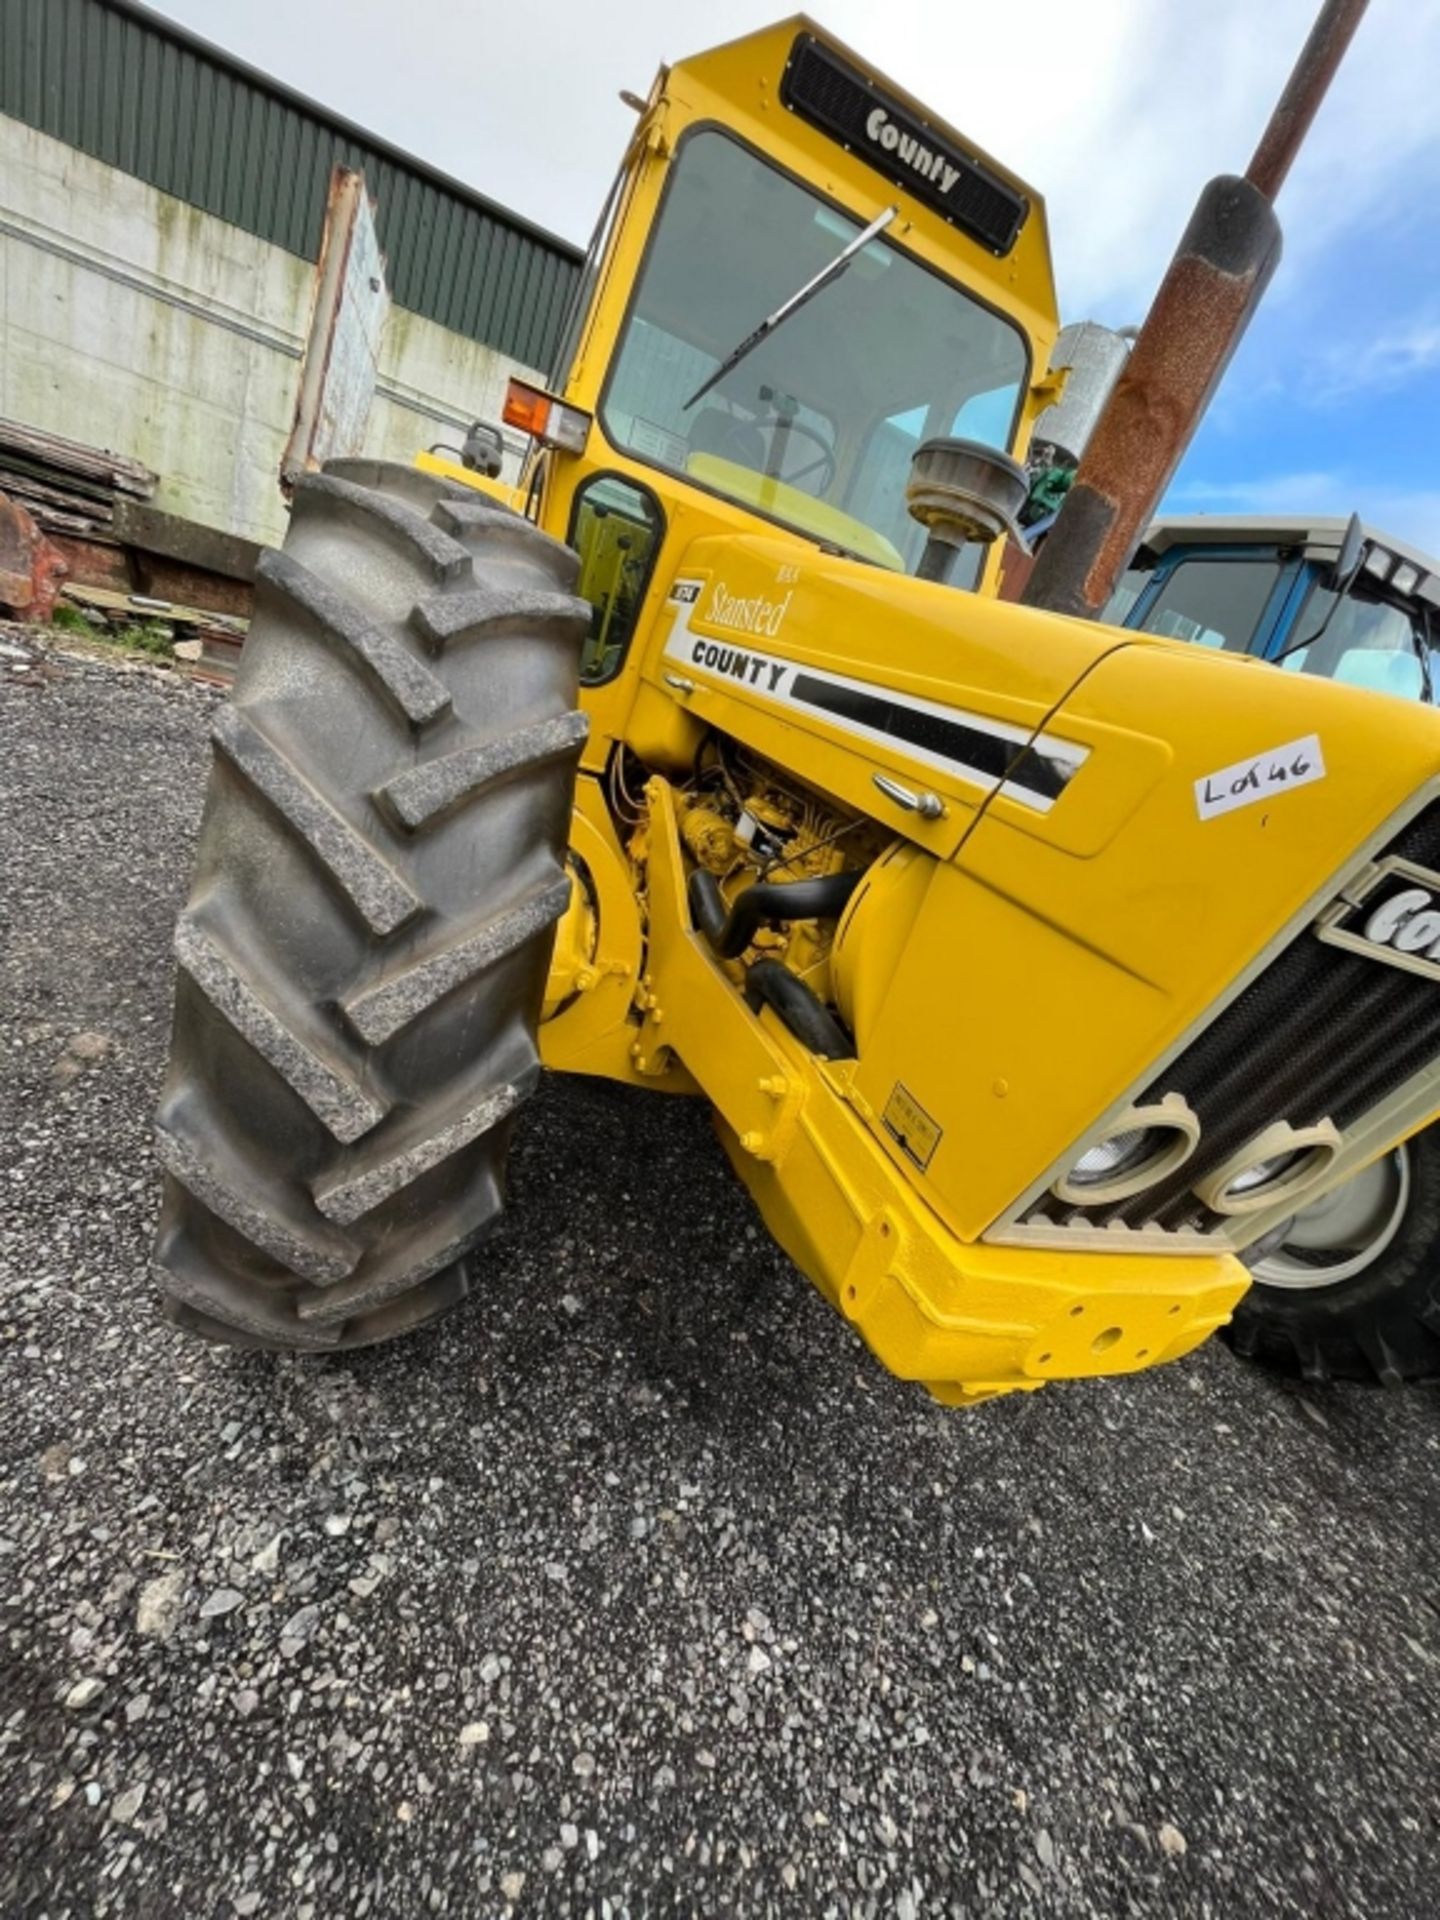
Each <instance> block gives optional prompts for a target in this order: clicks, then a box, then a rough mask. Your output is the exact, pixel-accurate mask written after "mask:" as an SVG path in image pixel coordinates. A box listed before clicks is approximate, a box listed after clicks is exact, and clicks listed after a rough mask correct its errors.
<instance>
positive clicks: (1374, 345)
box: [1314, 311, 1440, 402]
mask: <svg viewBox="0 0 1440 1920" xmlns="http://www.w3.org/2000/svg"><path fill="white" fill-rule="evenodd" d="M1437 368H1440V315H1437V314H1435V313H1434V312H1433V311H1432V312H1431V313H1428V314H1425V315H1420V316H1416V317H1415V318H1414V319H1411V320H1402V321H1400V322H1399V323H1397V324H1396V325H1394V326H1391V327H1389V328H1387V329H1386V331H1385V332H1384V333H1381V334H1377V335H1375V336H1374V337H1373V338H1371V339H1369V340H1365V341H1361V342H1358V343H1356V342H1346V343H1345V344H1344V345H1332V346H1330V347H1328V348H1326V349H1325V350H1323V351H1322V352H1321V353H1320V354H1319V355H1318V356H1317V383H1316V386H1315V389H1314V397H1315V398H1316V399H1317V400H1319V401H1321V402H1328V401H1334V400H1340V399H1345V398H1347V397H1348V396H1349V395H1351V394H1355V393H1365V392H1372V393H1389V392H1393V391H1394V389H1395V388H1396V387H1403V386H1405V385H1406V384H1407V383H1408V382H1410V381H1411V380H1413V379H1415V378H1416V376H1417V375H1419V374H1424V373H1428V372H1430V371H1432V370H1433V369H1437Z"/></svg>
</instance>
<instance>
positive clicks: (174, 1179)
mask: <svg viewBox="0 0 1440 1920" xmlns="http://www.w3.org/2000/svg"><path fill="white" fill-rule="evenodd" d="M577 565H578V562H577V561H576V558H575V556H574V555H573V554H572V553H570V552H569V551H568V550H567V549H566V548H564V547H562V546H560V545H559V544H558V543H557V542H556V541H554V540H551V539H549V538H547V536H546V535H545V534H543V533H542V532H541V531H540V530H539V528H537V527H534V526H532V525H531V524H530V523H529V521H527V520H523V519H521V518H519V517H518V516H516V515H514V514H511V513H508V512H505V511H502V510H501V509H499V508H497V507H496V506H495V505H494V504H493V503H492V502H489V501H486V500H483V499H481V498H480V497H479V496H477V495H476V494H474V493H472V492H467V491H466V490H464V489H460V488H454V487H448V486H446V485H443V484H441V483H439V482H437V481H435V480H432V479H431V478H430V477H429V476H428V475H426V474H423V473H419V472H416V471H414V470H412V469H410V468H406V467H394V466H388V465H385V464H382V463H377V462H374V461H339V462H335V463H333V464H332V465H331V466H330V467H328V468H327V469H326V471H325V473H324V474H315V475H310V476H308V477H307V478H305V479H303V480H301V482H300V483H299V485H298V487H297V488H296V493H295V506H294V513H293V515H292V518H291V524H290V531H289V533H288V535H287V536H286V540H285V546H284V549H283V551H282V552H279V553H270V554H267V555H266V556H265V558H264V560H263V561H262V563H261V567H260V573H259V579H258V585H257V589H256V598H255V617H254V620H253V622H252V624H251V628H250V635H249V638H248V640H247V641H246V645H245V655H244V660H243V662H242V664H241V668H240V675H239V678H238V680H237V682H236V686H235V695H234V698H233V700H232V701H231V703H230V704H229V705H228V706H226V707H224V708H222V709H221V711H220V714H219V716H218V718H217V720H216V723H215V748H216V753H215V761H214V766H213V769H212V772H211V776H210V788H209V795H208V798H207V801H206V806H205V816H204V820H203V822H202V825H201V829H200V845H199V851H198V855H197V859H196V867H195V880H194V884H193V887H192V890H191V894H190V900H189V903H188V905H187V906H186V909H185V912H184V914H183V915H182V916H181V920H180V925H179V927H178V929H177V931H176V937H175V953H176V958H177V960H178V962H179V978H178V983H177V991H176V1001H175V1030H174V1042H173V1046H172V1051H171V1056H170V1070H169V1073H168V1075H167V1078H166V1081H165V1089H164V1094H163V1097H162V1100H161V1106H160V1114H159V1120H158V1125H157V1130H156V1149H157V1153H158V1156H159V1159H160V1161H161V1164H162V1165H163V1167H164V1168H165V1172H166V1175H167V1178H166V1183H165V1184H166V1192H165V1202H164V1207H163V1211H162V1214H161V1221H160V1234H159V1244H158V1247H157V1250H156V1266H157V1272H158V1277H159V1282H160V1286H161V1289H162V1291H163V1293H164V1296H165V1300H166V1304H167V1306H168V1309H169V1312H170V1313H171V1315H172V1317H173V1318H175V1319H176V1320H178V1321H180V1322H181V1324H182V1325H185V1326H187V1327H189V1328H191V1329H192V1330H193V1331H195V1332H197V1333H200V1334H203V1335H205V1336H207V1337H208V1338H210V1339H212V1340H218V1341H226V1342H230V1343H232V1344H236V1345H248V1346H262V1347H281V1348H285V1347H351V1346H362V1345H366V1344H369V1343H372V1342H374V1341H378V1340H385V1339H388V1338H390V1337H391V1336H392V1335H393V1334H397V1333H402V1332H404V1331H405V1330H406V1329H407V1328H410V1327H414V1326H418V1325H419V1324H420V1323H421V1322H422V1321H425V1320H428V1319H430V1318H431V1317H432V1316H433V1315H435V1314H436V1313H439V1312H440V1311H442V1310H443V1309H444V1308H446V1307H448V1306H450V1305H451V1304H452V1303H453V1302H455V1301H456V1300H458V1299H460V1298H461V1297H462V1295H464V1294H465V1293H466V1292H467V1291H468V1290H469V1288H470V1286H471V1284H472V1280H473V1277H474V1266H473V1259H472V1254H473V1249H474V1247H475V1244H476V1242H477V1241H478V1240H479V1238H480V1237H481V1235H482V1234H483V1233H484V1232H485V1230H486V1228H487V1227H488V1226H489V1224H490V1223H491V1221H492V1220H493V1219H494V1217H495V1215H496V1214H497V1213H498V1212H499V1209H500V1205H501V1195H502V1189H503V1183H504V1169H505V1156H506V1147H507V1144H508V1140H509V1134H510V1126H511V1119H512V1116H513V1114H514V1111H515V1108H516V1107H517V1106H518V1105H519V1103H520V1101H521V1100H522V1099H523V1098H524V1096H525V1095H526V1094H527V1093H528V1092H529V1091H530V1089H531V1087H532V1086H533V1085H534V1083H535V1081H536V1079H537V1078H538V1075H539V1070H540V1069H539V1056H538V1052H537V1047H536V1024H537V1021H538V1018H539V1014H540V1005H541V997H542V994H543V992H544V987H545V976H546V971H547V968H548V964H549V958H550V950H551V946H552V944H553V937H554V931H553V930H554V922H555V921H556V919H557V918H558V917H559V915H560V914H561V913H562V912H563V911H564V909H565V905H566V901H567V899H568V897H569V892H570V882H569V880H568V878H567V876H566V872H565V865H564V861H565V846H566V839H567V833H568V827H569V820H570V807H571V800H572V795H573V789H574V778H575V762H576V759H577V757H578V755H579V751H580V744H581V740H582V737H583V735H584V731H585V722H584V719H583V717H582V716H581V715H580V714H579V713H577V712H576V711H575V710H574V709H575V699H576V691H577V684H576V676H577V671H578V660H579V652H580V643H581V640H582V638H583V636H584V633H585V629H586V625H587V622H588V616H589V611H590V609H589V608H588V606H587V605H586V604H585V602H584V601H582V600H578V599H576V598H575V596H574V595H573V594H572V593H571V591H570V588H571V586H572V585H573V583H574V579H575V573H576V568H577Z"/></svg>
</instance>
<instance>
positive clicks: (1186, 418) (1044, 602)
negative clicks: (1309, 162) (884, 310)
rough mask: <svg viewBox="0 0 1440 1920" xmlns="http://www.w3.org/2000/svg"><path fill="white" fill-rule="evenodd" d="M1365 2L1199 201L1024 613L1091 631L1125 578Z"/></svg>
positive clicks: (1205, 399) (1331, 9)
mask: <svg viewBox="0 0 1440 1920" xmlns="http://www.w3.org/2000/svg"><path fill="white" fill-rule="evenodd" d="M1366 4H1367V0H1325V4H1324V6H1323V7H1322V8H1321V10H1320V14H1319V16H1318V18H1317V19H1316V21H1315V25H1314V26H1313V27H1312V29H1311V31H1310V36H1309V38H1308V39H1307V40H1306V42H1305V45H1304V47H1303V49H1302V50H1301V53H1300V57H1299V59H1298V60H1297V61H1296V63H1295V68H1294V71H1293V72H1292V73H1291V75H1290V78H1289V80H1288V81H1287V82H1286V85H1285V90H1284V92H1283V93H1282V94H1281V96H1280V99H1279V100H1278V102H1277V103H1276V106H1275V110H1274V112H1273V113H1272V114H1271V116H1270V120H1269V123H1268V124H1267V126H1266V128H1265V131H1264V133H1263V134H1262V135H1261V136H1260V143H1259V145H1258V146H1257V147H1256V149H1255V153H1254V157H1253V158H1252V159H1251V162H1250V165H1249V167H1248V168H1247V170H1246V173H1245V177H1244V178H1243V179H1241V178H1239V177H1237V176H1236V175H1234V174H1222V175H1220V176H1219V178H1217V179H1215V180H1212V181H1210V182H1209V184H1208V185H1207V186H1206V187H1204V188H1203V189H1202V191H1201V194H1200V198H1199V200H1198V201H1197V202H1196V206H1195V211H1194V213H1193V214H1191V216H1190V223H1189V225H1188V226H1187V227H1186V229H1185V232H1184V235H1183V236H1182V238H1181V241H1180V245H1179V247H1178V248H1177V249H1176V253H1175V257H1174V259H1173V260H1172V261H1171V262H1170V265H1169V267H1168V268H1167V270H1166V273H1165V277H1164V279H1163V280H1162V281H1161V283H1160V287H1159V291H1158V292H1157V293H1156V295H1155V300H1154V303H1153V305H1152V306H1151V308H1150V312H1149V314H1148V315H1147V316H1146V319H1145V324H1144V326H1143V327H1142V328H1141V329H1140V335H1139V338H1138V339H1137V340H1136V342H1135V348H1134V351H1133V352H1132V354H1131V355H1130V359H1129V363H1128V364H1127V366H1126V368H1125V371H1124V372H1123V373H1122V374H1121V376H1120V378H1119V380H1118V381H1117V382H1116V385H1115V390H1114V392H1113V393H1112V394H1111V396H1110V398H1109V400H1108V401H1107V403H1106V406H1105V410H1104V412H1103V413H1102V414H1101V416H1100V419H1099V421H1098V422H1097V423H1096V427H1095V431H1094V433H1093V434H1092V435H1091V438H1090V443H1089V445H1088V446H1087V447H1086V449H1085V452H1084V454H1083V455H1082V456H1081V460H1080V465H1079V468H1078V469H1077V471H1076V475H1075V483H1074V485H1073V486H1072V487H1071V489H1070V492H1069V494H1068V495H1067V496H1066V499H1065V504H1064V505H1063V506H1062V507H1061V509H1060V513H1059V515H1058V517H1057V519H1056V521H1055V525H1054V526H1053V527H1052V528H1051V530H1050V534H1049V536H1048V538H1047V539H1046V541H1045V543H1044V545H1043V546H1042V547H1041V549H1040V555H1039V558H1038V559H1037V560H1036V562H1035V566H1034V569H1033V571H1032V572H1031V575H1030V578H1029V581H1028V583H1027V584H1026V587H1025V591H1024V593H1023V595H1022V599H1023V601H1024V603H1025V605H1027V606H1032V607H1049V608H1051V609H1053V610H1054V611H1055V612H1058V613H1069V614H1077V615H1079V616H1080V617H1081V618H1083V619H1089V620H1093V619H1095V618H1096V617H1097V616H1098V615H1099V614H1100V613H1101V612H1102V611H1103V610H1104V607H1105V604H1106V602H1107V601H1108V600H1109V598H1110V595H1111V593H1112V591H1113V590H1114V587H1115V583H1116V581H1117V580H1118V579H1119V578H1120V575H1121V574H1122V573H1123V572H1124V570H1125V568H1126V567H1127V566H1129V564H1130V561H1131V558H1132V557H1133V555H1134V552H1135V549H1136V547H1137V546H1138V545H1139V544H1140V539H1141V536H1142V535H1143V533H1144V531H1145V528H1146V527H1147V526H1148V525H1149V523H1150V520H1151V519H1152V517H1153V516H1154V513H1155V509H1156V507H1157V506H1158V505H1159V503H1160V497H1161V495H1162V494H1163V493H1164V491H1165V489H1166V487H1167V486H1168V485H1169V484H1170V480H1171V478H1172V476H1173V475H1174V472H1175V469H1176V468H1177V467H1178V466H1179V464H1180V460H1181V458H1182V456H1183V454H1184V452H1185V449H1186V448H1187V447H1188V446H1189V444H1190V441H1191V438H1192V437H1193V435H1194V432H1195V429H1196V427H1197V426H1198V425H1199V424H1200V421H1201V418H1202V417H1203V415H1204V412H1205V409H1206V407H1207V406H1208V405H1209V403H1210V399H1211V396H1212V395H1213V394H1214V392H1215V389H1216V387H1217V386H1218V385H1219V382H1220V377H1221V375H1222V374H1223V373H1224V371H1225V369H1226V367H1227V366H1228V365H1229V363H1230V357H1231V355H1232V354H1233V353H1234V351H1235V349H1236V347H1237V346H1238V345H1239V344H1240V341H1241V338H1242V337H1243V335H1244V332H1245V329H1246V327H1247V326H1248V325H1249V323H1250V317H1251V315H1252V314H1253V313H1254V311H1255V309H1256V307H1257V306H1258V305H1259V303H1260V296H1261V295H1262V294H1263V293H1264V291H1265V288H1266V286H1267V285H1268V283H1269V280H1270V276H1271V274H1272V273H1273V272H1274V271H1275V267H1276V265H1277V263H1278V261H1279V259H1280V223H1279V221H1278V220H1277V219H1276V217H1275V209H1274V206H1273V205H1272V200H1273V198H1274V195H1275V194H1276V193H1277V192H1278V191H1279V188H1280V185H1281V182H1282V181H1283V180H1284V178H1285V176H1286V174H1287V173H1288V172H1289V171H1290V165H1291V162H1292V161H1293V160H1294V158H1295V155H1296V153H1297V152H1298V151H1299V148H1300V144H1301V142H1302V141H1303V139H1304V137H1305V134H1306V132H1307V130H1308V129H1309V126H1310V123H1311V121H1312V120H1313V119H1314V118H1315V114H1316V111H1317V109H1318V108H1319V105H1320V102H1321V101H1322V100H1323V99H1324V97H1325V93H1326V89H1327V88H1328V87H1329V85H1330V82H1331V80H1332V79H1333V78H1334V77H1335V71H1336V69H1337V68H1338V66H1339V64H1340V61H1341V58H1342V56H1343V55H1344V52H1345V49H1346V47H1348V46H1349V44H1350V41H1351V38H1352V37H1353V35H1354V32H1355V29H1356V27H1357V26H1359V24H1360V19H1361V16H1362V15H1363V14H1364V12H1365V7H1366Z"/></svg>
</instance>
